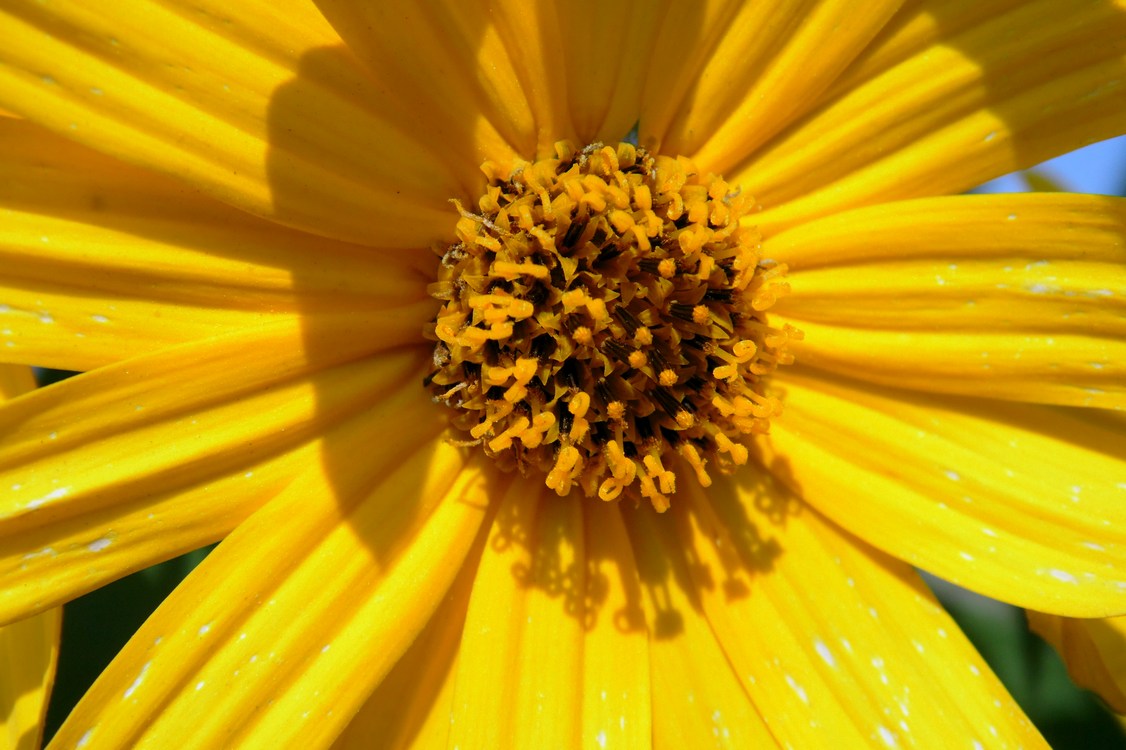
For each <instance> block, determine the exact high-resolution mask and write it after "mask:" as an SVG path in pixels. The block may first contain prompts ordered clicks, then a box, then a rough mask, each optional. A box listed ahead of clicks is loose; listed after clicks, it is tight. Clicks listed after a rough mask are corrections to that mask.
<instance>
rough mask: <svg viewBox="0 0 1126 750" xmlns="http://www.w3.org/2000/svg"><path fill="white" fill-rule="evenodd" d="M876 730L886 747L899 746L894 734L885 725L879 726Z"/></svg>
mask: <svg viewBox="0 0 1126 750" xmlns="http://www.w3.org/2000/svg"><path fill="white" fill-rule="evenodd" d="M876 731H877V732H879V733H880V739H881V740H883V741H884V744H885V745H887V746H888V747H899V743H898V742H896V739H895V735H894V734H892V731H891V730H890V729H888V728H887V727H879V728H878V729H877V730H876Z"/></svg>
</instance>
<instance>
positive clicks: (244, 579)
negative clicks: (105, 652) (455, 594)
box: [55, 396, 504, 747]
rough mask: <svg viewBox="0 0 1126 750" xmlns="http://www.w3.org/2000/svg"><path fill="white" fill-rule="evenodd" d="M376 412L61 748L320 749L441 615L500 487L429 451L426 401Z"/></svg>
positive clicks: (159, 629) (152, 636)
mask: <svg viewBox="0 0 1126 750" xmlns="http://www.w3.org/2000/svg"><path fill="white" fill-rule="evenodd" d="M380 411H382V410H378V409H377V410H376V413H375V414H374V415H370V416H369V415H360V416H358V417H356V418H355V419H353V420H351V422H349V423H348V424H347V425H345V426H344V428H343V431H344V434H343V435H341V436H340V443H339V444H338V445H337V446H336V450H335V452H333V451H326V454H325V456H324V459H323V460H322V462H320V464H319V465H314V466H312V467H310V469H309V470H308V471H307V472H306V473H305V474H304V475H302V477H300V478H299V479H298V480H296V481H295V482H294V484H293V485H291V487H290V488H289V489H288V490H287V491H286V492H284V493H282V494H281V495H279V496H278V497H277V498H275V499H274V500H273V501H271V502H270V503H269V504H267V505H266V506H264V507H263V508H262V509H261V510H260V511H259V512H258V513H256V514H255V515H254V516H252V517H251V518H250V519H248V520H247V521H246V522H245V523H243V524H241V525H240V526H239V528H238V529H237V530H236V531H235V532H233V533H232V534H231V536H230V537H229V538H228V539H227V540H225V541H224V542H223V543H222V544H220V545H219V547H218V548H217V549H216V550H215V551H214V552H212V553H211V555H210V556H209V557H208V558H207V559H206V560H205V561H204V563H203V564H201V565H200V567H198V568H197V569H196V570H195V571H193V573H192V574H191V575H190V576H189V577H188V578H187V579H186V580H185V581H184V583H183V584H182V585H181V587H180V588H178V589H177V590H176V591H175V592H173V594H172V595H171V596H170V597H169V598H168V599H167V600H166V601H165V603H164V604H163V605H161V607H160V608H159V609H157V611H156V612H155V613H154V614H153V615H152V616H151V617H150V618H149V620H148V621H147V622H146V623H145V625H144V626H142V628H141V629H140V630H139V631H138V632H137V634H136V635H135V636H134V637H133V639H132V640H131V641H130V642H129V644H127V645H126V647H125V648H124V649H123V650H122V652H121V654H119V655H118V657H117V658H116V659H115V660H114V662H113V663H111V664H110V666H109V667H108V668H107V669H106V671H105V672H104V673H103V674H102V676H101V678H99V681H98V682H97V683H95V685H94V687H93V688H91V691H90V692H89V693H88V694H87V695H86V697H85V698H83V700H82V701H81V702H80V703H79V704H78V706H77V707H76V708H75V710H74V712H73V713H72V714H71V716H70V717H69V718H68V720H67V722H66V723H65V724H64V725H63V727H62V728H61V729H60V730H59V734H58V735H57V737H56V739H55V743H56V745H57V746H59V747H73V746H74V745H75V743H79V744H81V743H82V741H83V738H86V739H88V740H89V741H90V742H92V743H95V744H102V745H105V746H110V747H129V746H140V745H146V744H148V745H151V746H154V747H168V746H173V745H176V744H178V743H180V742H182V741H183V738H184V737H191V738H192V741H193V743H196V744H198V745H200V746H210V747H281V746H284V745H292V746H295V747H297V746H301V747H315V746H327V745H329V744H331V742H332V741H333V740H334V739H335V737H336V736H337V735H338V734H339V733H340V732H341V731H342V730H343V728H344V727H345V725H346V724H347V723H348V721H349V720H350V719H351V717H352V716H353V715H354V714H355V712H356V711H357V710H359V708H360V707H361V706H362V705H363V703H364V701H365V700H366V699H367V697H368V695H369V694H370V693H371V692H372V690H373V688H374V687H375V686H376V685H377V684H378V683H379V682H380V680H381V679H382V678H383V677H384V676H385V675H386V674H387V673H388V672H389V671H390V670H391V668H392V667H393V666H394V664H395V662H396V661H397V660H398V659H399V657H400V656H401V655H402V654H403V653H404V652H405V651H406V650H407V648H408V647H409V646H410V644H411V643H412V642H413V640H414V639H415V637H416V636H417V635H418V634H419V633H420V632H421V631H422V630H423V628H424V627H425V625H426V623H427V622H428V621H429V620H430V618H431V617H432V615H433V614H434V612H435V611H436V610H437V609H438V605H439V603H440V602H441V600H442V598H443V597H444V595H445V593H446V591H447V590H448V588H449V587H450V585H451V584H452V583H453V581H454V579H455V577H456V574H457V572H458V570H459V569H460V567H461V565H462V563H463V561H464V559H465V557H466V555H467V554H468V553H469V551H470V549H471V548H472V546H473V542H474V539H475V538H476V537H477V532H478V530H479V529H480V527H481V524H482V522H483V520H484V518H485V515H486V513H487V510H488V507H489V499H488V498H489V497H490V495H491V494H492V493H495V492H496V491H497V490H498V487H499V489H501V490H503V486H504V480H502V479H500V478H497V477H495V471H494V470H493V467H492V466H491V465H489V464H483V463H478V462H472V463H468V464H467V460H466V457H465V454H464V452H463V451H461V450H459V449H457V448H454V447H452V446H450V445H448V444H447V443H445V442H444V441H441V440H436V439H435V437H436V436H435V433H434V431H433V429H432V428H433V424H432V420H428V419H425V418H423V419H421V420H420V419H419V416H420V415H421V416H425V412H426V411H433V407H432V405H431V404H430V403H429V402H428V400H427V399H425V398H419V397H417V396H414V397H412V398H410V399H408V400H407V402H404V403H403V404H400V405H399V408H398V409H397V410H395V409H392V410H389V411H386V412H385V413H383V414H380ZM395 411H397V412H398V413H394V412H395ZM373 417H374V418H373ZM392 417H394V418H396V419H397V420H399V421H398V422H397V424H400V425H401V427H400V428H399V430H398V434H397V435H396V441H395V442H394V443H393V444H389V443H387V442H386V441H385V440H384V438H385V437H386V434H387V421H388V420H389V419H391V418H392ZM420 424H421V425H424V426H419V425H420ZM377 446H382V448H383V449H382V450H379V449H378V448H377ZM420 592H425V595H423V596H420ZM267 695H268V696H269V698H268V699H265V698H264V696H267Z"/></svg>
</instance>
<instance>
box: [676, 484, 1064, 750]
mask: <svg viewBox="0 0 1126 750" xmlns="http://www.w3.org/2000/svg"><path fill="white" fill-rule="evenodd" d="M741 479H742V481H741V482H739V484H738V485H736V486H732V485H730V484H727V483H725V486H715V487H713V488H711V489H709V490H707V491H706V492H705V491H701V490H699V489H696V488H693V489H690V490H689V491H688V492H687V493H685V495H686V497H685V498H684V502H682V503H678V504H675V505H674V506H673V510H672V511H671V512H672V513H673V514H674V516H675V524H674V525H673V526H671V527H667V528H664V529H661V530H657V529H654V532H655V533H656V534H657V536H658V538H660V540H661V542H662V543H663V545H664V549H665V554H666V555H668V556H669V557H670V559H677V558H683V559H684V560H685V564H684V571H685V573H686V574H687V580H686V581H685V582H684V584H682V585H684V586H686V587H687V589H688V590H689V592H690V594H691V595H692V596H693V598H694V599H696V606H698V607H700V608H701V609H702V610H703V612H704V613H705V614H706V616H707V618H708V621H709V622H710V623H711V625H712V628H713V630H714V632H715V634H716V637H717V639H718V640H719V642H720V643H721V644H722V646H723V648H724V651H725V653H726V654H727V656H728V658H729V659H730V661H731V667H732V669H733V670H734V672H735V673H736V674H737V675H738V676H739V678H740V681H741V682H742V684H743V687H744V689H745V690H746V691H747V692H748V694H749V695H750V696H751V698H752V700H753V701H754V704H755V705H756V707H757V708H758V710H759V711H760V713H761V714H762V715H763V716H764V717H765V718H766V719H767V721H768V722H769V725H770V728H771V731H772V732H773V733H774V734H775V737H776V739H777V741H778V744H779V745H780V746H783V747H802V748H819V747H824V748H835V747H879V746H888V747H930V746H931V745H932V744H933V741H934V738H935V737H939V736H943V737H958V738H960V739H961V740H963V741H964V742H965V743H966V746H972V743H973V742H974V741H975V740H976V741H977V742H978V743H980V744H981V746H983V747H988V746H994V745H995V746H998V747H1003V746H1005V743H1009V745H1010V746H1023V747H1044V746H1045V745H1044V744H1043V741H1042V740H1041V739H1040V738H1039V736H1038V735H1037V733H1036V731H1035V729H1033V728H1032V727H1031V725H1030V724H1029V722H1028V720H1027V719H1026V718H1025V717H1024V715H1023V714H1022V713H1021V711H1020V709H1019V708H1018V707H1017V706H1016V704H1015V703H1014V702H1013V701H1012V699H1011V698H1010V697H1009V696H1008V695H1007V693H1006V692H1005V690H1004V688H1003V687H1002V686H1001V684H1000V683H999V682H998V680H997V679H996V678H995V677H994V676H993V675H992V674H991V673H990V672H989V668H988V667H987V666H986V665H985V664H984V662H983V661H982V659H981V657H980V656H978V654H977V653H976V652H975V651H974V649H973V647H972V646H971V645H970V644H969V643H968V642H967V641H966V640H965V638H964V636H962V634H961V632H960V631H959V630H958V627H957V625H956V624H955V623H954V622H953V621H952V620H951V619H950V618H949V617H948V616H947V615H946V614H945V613H944V612H943V611H942V609H941V607H939V605H938V603H937V602H936V601H935V600H934V598H933V597H932V596H931V594H930V592H929V591H927V589H926V587H925V585H924V584H923V582H922V581H921V580H920V579H919V578H918V576H917V575H916V574H915V573H914V572H913V571H912V570H911V569H910V568H909V567H908V566H907V565H905V564H904V563H902V562H899V561H896V560H894V559H892V558H889V557H887V556H886V555H883V554H881V553H879V552H877V551H875V550H873V549H872V548H870V547H868V546H867V545H865V544H864V543H862V542H860V541H858V540H857V539H855V538H853V537H851V536H849V535H848V534H845V533H842V532H841V531H840V530H839V529H838V528H836V527H834V526H833V525H832V524H830V523H826V522H825V521H824V520H823V519H822V518H821V517H820V516H819V515H818V514H817V513H816V512H815V511H812V510H811V509H810V508H809V507H808V506H805V505H804V504H803V503H802V502H801V501H799V500H798V499H797V498H795V497H794V496H792V495H790V494H789V493H788V492H787V491H786V490H785V489H784V488H781V487H780V486H778V485H777V484H776V483H775V482H774V481H773V480H771V479H770V478H769V477H765V476H761V477H742V478H741Z"/></svg>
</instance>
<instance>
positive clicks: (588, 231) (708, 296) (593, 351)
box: [424, 142, 801, 511]
mask: <svg viewBox="0 0 1126 750" xmlns="http://www.w3.org/2000/svg"><path fill="white" fill-rule="evenodd" d="M482 169H483V171H484V172H485V174H486V176H487V177H488V178H489V184H488V186H487V187H486V189H485V191H484V194H483V195H482V196H481V197H480V199H479V200H478V202H477V205H476V207H475V208H476V211H471V210H468V209H466V208H465V207H463V206H462V205H461V204H460V203H457V202H456V201H455V202H454V205H455V207H456V209H457V211H458V213H459V214H460V217H461V218H460V220H459V221H458V223H457V227H456V240H455V241H454V242H452V243H449V244H446V245H443V246H441V247H439V248H438V253H439V255H440V256H441V262H440V263H439V266H438V274H437V280H436V281H435V283H433V284H431V285H430V293H431V294H432V295H433V296H434V297H435V298H436V299H438V300H440V301H441V303H442V308H441V310H440V311H439V312H438V314H437V315H436V316H435V318H434V320H433V321H432V322H431V324H430V325H429V326H428V327H427V330H426V334H427V336H428V337H429V338H430V339H431V340H433V341H434V342H435V349H434V357H433V366H432V370H431V372H430V373H429V374H428V375H427V377H426V378H425V380H424V382H425V385H426V386H427V388H429V389H430V392H431V394H432V396H433V398H434V400H435V401H437V402H439V403H441V404H444V405H445V406H446V407H448V408H449V409H450V414H451V424H452V426H453V428H454V430H455V432H461V433H465V434H467V435H468V437H469V438H471V439H470V440H466V439H464V436H462V437H460V438H457V439H455V442H457V444H459V445H475V446H479V448H480V449H481V450H483V451H484V452H485V453H486V454H488V455H489V456H490V457H492V458H493V459H494V460H495V461H496V462H497V463H498V464H499V465H500V466H501V467H502V468H504V469H507V470H516V471H519V472H521V473H523V474H525V475H538V476H540V477H542V478H543V481H544V483H545V484H546V485H547V486H548V487H549V488H551V489H552V490H554V491H555V492H557V493H558V494H559V495H561V496H563V495H568V494H570V493H571V492H572V491H574V490H578V491H580V492H581V493H582V494H585V495H586V496H587V497H598V498H600V499H602V500H605V501H613V500H618V499H623V498H625V499H634V500H641V499H644V500H647V501H648V502H649V503H650V504H651V505H652V506H653V507H654V508H655V509H656V510H658V511H664V510H665V509H667V508H668V507H669V506H670V503H671V498H672V496H673V495H674V494H675V492H676V489H677V486H678V484H679V483H681V477H682V476H686V477H689V478H691V479H694V480H695V481H696V482H698V483H699V484H700V485H702V486H704V487H707V486H709V485H710V484H711V483H712V473H713V472H716V471H718V472H721V473H730V472H731V471H733V470H734V469H735V468H736V467H738V466H740V465H742V464H745V463H747V462H748V460H749V455H750V454H749V451H748V448H747V445H746V442H747V440H748V439H749V438H750V437H751V436H753V435H755V434H756V433H764V432H766V431H767V430H768V429H769V424H770V419H771V418H772V417H775V416H778V414H779V413H780V412H781V401H780V400H779V399H778V398H777V396H774V395H771V394H770V392H769V389H768V386H769V380H770V377H771V376H772V374H773V373H774V370H775V368H776V367H777V366H778V365H781V364H789V363H790V362H792V361H793V356H792V355H791V354H790V353H789V352H788V351H787V349H788V345H789V343H790V342H791V341H793V340H796V339H799V338H800V337H801V333H800V332H799V331H797V330H796V329H794V328H792V327H789V326H783V327H781V328H775V327H771V326H770V325H769V323H768V321H767V318H766V314H765V311H766V310H767V309H769V308H770V307H771V306H772V305H773V304H774V302H775V301H776V300H777V299H778V298H779V297H781V296H782V295H784V294H785V293H786V292H787V291H788V286H787V284H786V282H785V273H786V268H785V266H784V265H782V264H779V263H774V262H772V261H770V260H769V259H765V258H763V257H762V254H761V251H760V246H761V245H760V240H761V237H760V235H759V233H758V231H757V230H756V228H755V227H754V223H753V213H754V212H755V211H756V210H757V206H756V205H755V203H754V200H753V199H752V198H751V197H750V196H748V195H746V194H744V193H742V192H741V191H739V190H738V189H732V188H731V187H730V186H728V184H727V183H726V182H725V181H724V180H723V179H722V178H720V177H718V176H716V175H712V174H703V173H701V172H700V171H699V170H698V169H697V168H696V167H695V166H694V165H693V164H692V162H691V161H689V160H688V159H685V158H683V157H677V158H671V157H666V156H660V155H653V154H650V153H649V152H647V151H646V150H645V149H642V148H637V147H635V146H632V145H630V144H627V143H621V144H618V145H617V146H616V147H614V146H606V145H603V144H600V143H596V144H592V145H590V146H587V147H586V148H583V149H576V148H575V147H574V146H572V145H571V144H569V143H565V142H561V143H558V144H556V146H555V155H554V157H553V158H549V159H541V160H539V161H535V162H525V163H519V164H517V165H516V167H515V168H514V169H513V170H512V171H511V173H510V174H504V173H503V171H502V170H501V169H500V168H498V167H497V165H495V164H491V163H486V164H485V165H484V166H483V167H482Z"/></svg>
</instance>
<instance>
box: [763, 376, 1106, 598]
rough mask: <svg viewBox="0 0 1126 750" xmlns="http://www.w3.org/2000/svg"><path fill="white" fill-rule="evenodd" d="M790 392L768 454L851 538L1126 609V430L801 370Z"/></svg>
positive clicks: (983, 582)
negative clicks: (874, 385)
mask: <svg viewBox="0 0 1126 750" xmlns="http://www.w3.org/2000/svg"><path fill="white" fill-rule="evenodd" d="M783 391H784V392H783V393H781V394H780V395H782V398H783V400H784V404H785V412H784V414H783V416H782V417H781V418H776V419H774V420H772V423H771V428H772V429H771V434H770V435H769V436H765V437H764V438H763V439H762V440H761V441H760V442H759V446H760V449H761V456H760V460H761V461H762V462H763V463H764V464H765V465H766V466H768V467H770V468H771V470H773V471H775V473H776V474H777V475H778V476H780V477H781V478H782V479H783V480H784V481H785V482H787V483H788V484H789V485H790V486H792V487H793V488H794V489H795V490H796V491H797V492H798V493H799V494H800V495H801V496H803V497H804V498H805V499H806V500H808V501H809V502H810V503H811V504H812V505H813V506H815V507H816V508H817V509H818V510H819V511H821V512H822V513H824V514H825V515H826V516H828V517H829V518H831V519H833V520H834V521H836V522H837V523H839V524H840V525H841V526H843V527H844V528H846V529H848V530H849V531H850V532H852V533H854V534H856V535H857V536H859V537H861V538H862V539H864V540H865V541H867V542H868V543H870V544H872V545H873V546H875V547H877V548H880V549H882V550H884V551H885V552H888V553H890V554H892V555H894V556H895V557H898V558H900V559H902V560H906V561H907V562H910V563H912V564H913V565H916V566H918V567H920V568H922V569H924V570H927V571H929V572H932V573H934V574H935V575H937V576H939V577H941V578H945V579H946V580H949V581H953V582H955V583H958V584H960V585H962V586H965V587H966V588H969V589H972V590H974V591H978V592H980V593H983V594H985V595H987V596H991V597H993V598H996V599H1000V600H1002V601H1006V602H1010V603H1014V604H1017V605H1020V606H1027V607H1030V608H1034V609H1038V610H1041V611H1046V612H1053V613H1056V614H1066V615H1071V616H1079V617H1097V616H1106V615H1113V614H1121V613H1123V612H1126V531H1124V530H1126V503H1124V502H1123V498H1124V496H1126V484H1124V483H1123V482H1122V478H1123V477H1124V476H1126V441H1123V440H1122V439H1121V438H1122V434H1121V427H1120V426H1118V427H1117V428H1115V427H1113V426H1111V425H1107V424H1100V423H1099V421H1098V420H1095V419H1089V418H1088V417H1087V413H1086V411H1087V410H1080V411H1076V410H1065V409H1060V408H1053V407H1043V406H1036V405H1031V404H1013V403H1009V402H998V401H993V402H990V401H985V400H982V399H955V398H953V397H945V398H938V397H930V396H924V395H922V394H916V393H913V392H910V391H895V390H890V389H887V388H874V387H870V386H865V385H863V384H859V383H855V382H853V383H850V382H846V381H844V380H841V379H836V378H833V377H832V376H830V375H828V374H824V373H820V374H819V373H816V372H814V371H811V370H808V369H806V370H804V371H803V370H802V369H800V368H791V370H789V371H787V373H786V381H785V384H784V388H783ZM1094 416H1095V417H1097V416H1098V414H1097V413H1096V414H1095V415H1094Z"/></svg>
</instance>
